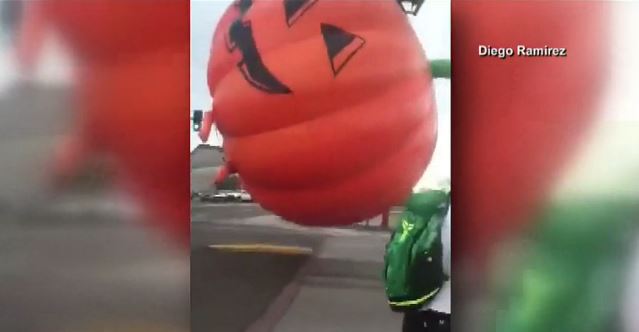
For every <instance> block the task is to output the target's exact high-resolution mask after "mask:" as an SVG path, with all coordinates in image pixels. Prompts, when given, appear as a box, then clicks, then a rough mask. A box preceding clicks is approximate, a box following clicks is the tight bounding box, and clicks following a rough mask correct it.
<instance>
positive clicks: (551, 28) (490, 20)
mask: <svg viewBox="0 0 639 332" xmlns="http://www.w3.org/2000/svg"><path fill="white" fill-rule="evenodd" d="M608 7H609V5H608V3H606V2H605V1H494V0H491V1H478V0H472V1H461V0H457V1H453V3H452V25H453V30H452V38H453V39H452V52H453V70H454V72H453V75H452V76H453V86H454V88H453V91H452V94H453V101H454V102H453V105H454V111H453V116H454V120H453V123H452V131H453V133H454V135H455V137H456V139H455V140H454V143H453V147H452V148H453V151H454V153H453V156H454V157H453V159H454V160H453V163H454V164H455V165H456V166H455V167H454V174H453V181H454V182H455V183H456V186H455V187H456V188H457V189H456V190H455V191H454V194H453V200H454V201H455V209H456V210H455V219H456V220H458V221H459V222H458V223H457V225H459V228H457V230H458V231H459V232H460V233H459V234H456V235H455V240H456V242H455V248H456V249H455V250H456V252H457V253H459V254H461V255H460V256H463V257H465V258H470V259H480V260H481V259H484V258H486V255H487V254H488V253H489V252H490V250H491V247H492V246H493V245H494V244H495V243H496V242H497V241H499V240H502V239H504V237H505V236H507V235H508V234H512V232H515V231H518V230H521V229H522V227H525V226H524V225H523V224H524V223H525V221H526V220H527V218H528V217H530V216H531V214H532V213H534V211H535V207H536V206H537V205H538V204H539V203H541V202H542V201H543V200H544V199H545V198H546V196H547V195H549V193H550V190H551V189H552V186H553V185H554V184H555V182H556V180H557V178H558V176H560V175H561V172H562V168H563V167H564V166H565V165H566V163H567V161H568V160H569V158H570V157H571V155H572V154H573V152H574V151H575V149H576V148H577V147H578V145H579V143H580V142H581V140H582V138H583V134H584V133H585V132H586V130H587V129H588V127H589V126H590V125H591V124H592V122H593V119H594V115H595V113H596V111H597V110H598V108H599V105H598V101H599V96H600V92H602V87H603V86H604V83H605V80H606V78H607V71H606V67H605V64H606V62H607V61H606V60H607V52H608V39H609V36H608V33H607V27H608V10H607V9H608ZM480 45H489V46H491V47H496V48H497V47H511V48H514V49H515V51H516V48H517V46H518V45H525V46H526V47H541V48H543V47H545V46H549V47H561V48H566V49H567V56H566V57H517V56H513V57H509V58H506V59H503V60H502V59H499V58H497V57H480V56H479V55H478V48H479V46H480Z"/></svg>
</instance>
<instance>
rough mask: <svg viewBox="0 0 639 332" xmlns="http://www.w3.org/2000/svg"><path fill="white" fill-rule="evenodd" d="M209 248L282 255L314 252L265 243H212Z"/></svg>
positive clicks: (303, 248) (302, 248)
mask: <svg viewBox="0 0 639 332" xmlns="http://www.w3.org/2000/svg"><path fill="white" fill-rule="evenodd" d="M209 248H211V249H216V250H223V251H232V252H247V253H269V254H280V255H310V254H312V253H313V249H311V248H308V247H298V246H283V245H274V244H263V243H248V244H246V243H242V244H212V245H210V246H209Z"/></svg>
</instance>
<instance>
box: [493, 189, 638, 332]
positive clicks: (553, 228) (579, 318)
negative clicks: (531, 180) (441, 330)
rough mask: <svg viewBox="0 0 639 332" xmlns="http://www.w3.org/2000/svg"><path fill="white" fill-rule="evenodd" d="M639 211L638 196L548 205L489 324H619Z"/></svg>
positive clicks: (516, 330) (535, 329)
mask: <svg viewBox="0 0 639 332" xmlns="http://www.w3.org/2000/svg"><path fill="white" fill-rule="evenodd" d="M638 216H639V205H638V204H637V202H636V201H635V200H627V201H624V200H616V201H610V200H597V199H582V200H580V201H573V202H563V203H557V204H555V205H554V206H551V207H550V208H548V209H546V210H545V213H544V214H543V215H542V216H541V218H540V219H539V222H538V224H537V227H536V231H535V232H534V233H533V234H532V237H531V238H530V239H529V240H530V241H531V245H530V246H528V247H527V248H526V249H525V252H524V253H523V257H522V258H521V259H520V261H519V266H517V267H516V269H515V271H516V273H514V274H513V275H510V276H508V278H507V279H506V280H507V281H508V283H507V285H506V288H505V289H502V293H501V294H502V296H501V298H500V299H499V304H498V308H496V309H497V310H496V312H497V320H496V321H495V326H493V327H492V328H490V327H489V329H487V330H488V331H497V332H548V331H571V332H573V331H574V332H580V331H588V332H613V331H619V326H618V325H617V324H618V321H619V312H620V305H621V300H620V299H621V297H622V294H623V292H624V289H623V287H624V286H623V285H624V278H625V276H626V275H627V272H628V271H627V267H628V265H629V259H630V258H631V257H629V256H630V255H629V254H630V252H631V250H630V249H631V246H632V244H633V243H634V241H635V240H636V238H637V226H638V225H637V221H639V217H638Z"/></svg>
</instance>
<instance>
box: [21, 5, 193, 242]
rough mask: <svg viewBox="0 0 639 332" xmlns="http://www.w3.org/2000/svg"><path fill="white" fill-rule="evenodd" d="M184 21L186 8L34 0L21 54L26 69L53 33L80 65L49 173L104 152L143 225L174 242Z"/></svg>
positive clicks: (180, 189)
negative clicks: (69, 124)
mask: <svg viewBox="0 0 639 332" xmlns="http://www.w3.org/2000/svg"><path fill="white" fill-rule="evenodd" d="M188 18H189V4H188V2H186V1H171V0H161V1H155V0H139V1H137V0H136V1H120V0H95V1H93V0H92V1H84V0H64V1H54V0H51V1H48V0H47V1H32V2H28V8H27V12H26V16H25V20H24V26H23V29H22V31H23V34H22V39H23V40H22V42H21V43H20V45H21V46H20V51H19V54H21V55H22V58H23V59H27V63H29V62H32V60H31V59H33V58H35V56H36V55H37V51H38V45H39V44H41V42H39V40H41V39H42V35H43V33H44V32H45V30H46V31H50V30H53V31H56V32H57V33H58V34H59V35H60V37H61V39H62V41H63V42H65V44H66V45H67V47H68V48H69V49H70V50H71V51H72V55H73V57H74V60H75V62H76V63H77V64H78V66H77V69H78V71H77V75H76V82H75V83H76V89H75V96H76V102H75V104H74V105H75V106H77V107H76V109H75V111H76V117H75V119H74V122H75V128H74V129H72V131H71V133H70V134H69V137H68V139H67V140H66V141H65V142H66V143H65V144H63V145H61V146H60V147H59V150H58V152H57V154H56V155H57V158H56V159H55V160H54V161H53V162H52V165H51V166H50V167H47V168H48V169H53V170H54V172H55V175H57V176H59V177H60V176H61V177H66V176H68V175H71V174H70V173H73V172H74V171H76V170H77V169H79V168H80V167H81V166H82V164H83V162H84V161H86V159H88V158H91V157H92V156H94V155H96V154H106V155H109V156H110V157H112V158H113V159H114V160H115V164H116V171H117V174H118V176H119V177H118V182H119V183H120V184H121V185H123V186H124V187H125V188H126V189H128V190H129V191H130V192H132V193H134V194H135V197H136V198H137V199H138V200H139V201H140V202H141V203H142V206H143V207H144V208H145V209H144V210H145V212H146V213H147V217H148V220H149V222H150V223H151V224H152V225H154V226H157V227H159V228H162V229H164V230H165V231H166V232H168V233H170V234H171V235H172V236H175V238H177V239H180V240H181V241H185V240H187V239H188V238H189V223H188V221H189V211H190V209H189V201H188V198H187V196H188V193H189V188H188V186H189V184H188V183H189V182H188V180H187V179H188V169H189V157H188V154H187V152H186V147H187V146H188V139H189V138H188V132H187V131H186V129H185V128H184V127H181V126H179V125H176V123H180V122H181V121H184V119H185V118H186V116H187V108H188V105H189V21H188ZM38 31H39V32H38ZM183 243H184V242H183Z"/></svg>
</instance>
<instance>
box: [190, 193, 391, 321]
mask: <svg viewBox="0 0 639 332" xmlns="http://www.w3.org/2000/svg"><path fill="white" fill-rule="evenodd" d="M191 227H192V228H191V234H192V242H191V243H192V252H191V328H192V331H194V332H199V331H224V332H236V331H237V332H243V331H250V332H254V331H274V332H287V331H311V332H313V331H318V332H320V331H355V332H357V331H384V332H389V331H399V329H400V326H401V316H400V315H398V314H395V313H392V312H391V311H390V310H389V308H388V306H387V305H386V299H385V296H384V289H383V283H382V281H381V274H382V269H383V254H384V245H385V243H386V240H387V239H388V236H389V233H388V232H387V231H380V230H379V229H374V228H371V229H367V228H363V227H358V228H308V227H302V226H298V225H295V224H292V223H289V222H286V221H283V220H281V219H279V218H278V217H276V216H273V215H271V214H270V213H268V212H267V211H264V210H262V209H261V208H260V207H259V206H257V205H256V204H204V203H193V206H192V226H191ZM212 246H213V247H212ZM234 246H235V247H234ZM274 246H275V247H276V248H279V249H277V250H271V249H272V247H274ZM218 247H222V248H223V249H219V248H218ZM229 248H230V249H229ZM234 248H235V249H234ZM237 248H240V249H243V250H237Z"/></svg>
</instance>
